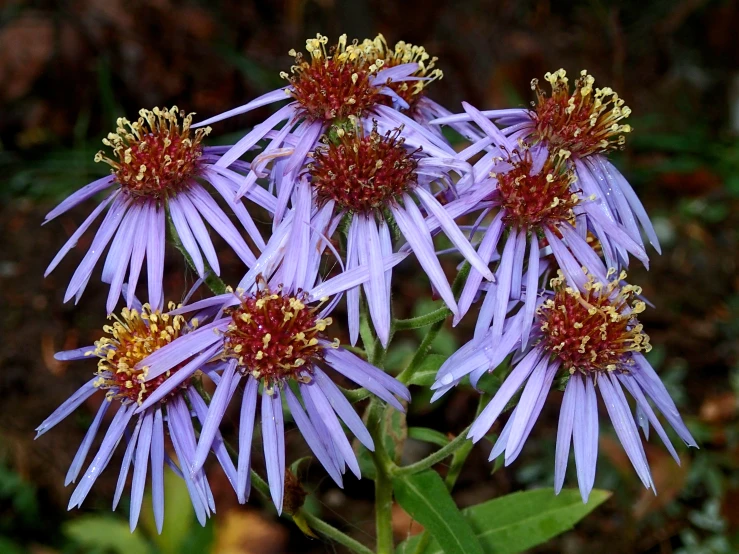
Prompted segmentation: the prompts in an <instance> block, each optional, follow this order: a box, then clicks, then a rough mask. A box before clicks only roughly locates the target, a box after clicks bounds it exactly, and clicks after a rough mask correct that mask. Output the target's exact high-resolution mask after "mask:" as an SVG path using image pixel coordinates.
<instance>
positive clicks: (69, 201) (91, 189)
mask: <svg viewBox="0 0 739 554" xmlns="http://www.w3.org/2000/svg"><path fill="white" fill-rule="evenodd" d="M114 180H115V176H113V175H106V176H105V177H102V178H100V179H98V180H96V181H93V182H92V183H89V184H87V185H85V186H84V187H82V188H81V189H79V190H78V191H76V192H74V193H73V194H70V195H69V196H68V197H67V198H65V199H64V200H63V201H62V202H61V203H60V204H59V205H58V206H57V207H56V208H54V209H53V210H51V211H50V212H49V213H48V214H46V217H45V218H44V223H45V224H46V223H48V222H49V221H51V220H52V219H54V218H55V217H57V216H59V215H61V214H63V213H64V212H66V211H67V210H69V209H70V208H73V207H74V206H76V205H77V204H80V203H82V202H84V201H85V200H87V199H88V198H92V197H93V196H95V195H96V194H97V193H98V192H100V191H102V190H105V189H106V188H108V187H109V186H111V185H112V184H113V182H114ZM98 213H99V212H98Z"/></svg>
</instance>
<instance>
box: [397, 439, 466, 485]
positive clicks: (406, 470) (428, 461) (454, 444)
mask: <svg viewBox="0 0 739 554" xmlns="http://www.w3.org/2000/svg"><path fill="white" fill-rule="evenodd" d="M469 430H470V427H467V428H466V429H465V430H464V431H462V432H461V433H460V434H459V435H457V437H456V438H455V439H454V440H453V441H451V442H450V443H449V444H447V445H446V446H444V447H442V448H440V449H439V450H437V451H436V452H434V453H433V454H431V455H430V456H427V457H426V458H424V459H423V460H419V461H418V462H416V463H415V464H410V465H407V466H402V467H396V468H393V475H394V476H398V477H399V476H402V475H413V474H414V473H418V472H420V471H423V470H425V469H429V468H430V467H432V466H434V465H436V464H438V463H439V462H440V461H442V460H443V459H444V458H446V457H447V456H451V455H452V454H454V453H455V452H456V451H457V450H459V449H460V448H462V447H463V446H464V445H465V444H466V443H467V433H468V432H469Z"/></svg>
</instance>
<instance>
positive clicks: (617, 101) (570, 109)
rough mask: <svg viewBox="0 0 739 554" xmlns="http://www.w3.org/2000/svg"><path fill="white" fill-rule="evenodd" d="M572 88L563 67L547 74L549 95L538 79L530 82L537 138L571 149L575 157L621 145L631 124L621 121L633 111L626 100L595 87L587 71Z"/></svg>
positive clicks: (558, 147)
mask: <svg viewBox="0 0 739 554" xmlns="http://www.w3.org/2000/svg"><path fill="white" fill-rule="evenodd" d="M580 75H581V76H580V78H578V79H576V80H575V90H574V92H573V93H572V94H570V87H569V84H568V79H567V77H566V73H565V70H564V69H560V70H558V71H555V72H554V73H547V74H546V75H545V76H544V78H545V79H546V80H547V81H548V82H549V84H550V85H551V87H552V95H551V96H549V97H548V96H547V95H546V93H545V92H544V91H543V90H542V89H541V88H540V87H539V81H538V79H534V80H533V81H531V88H532V90H534V91H536V102H534V103H532V104H533V105H534V111H535V113H534V116H533V118H534V123H535V125H536V130H535V132H534V135H535V138H536V139H537V140H540V141H546V142H548V143H549V144H550V145H551V146H552V148H553V149H555V150H559V149H564V150H569V151H570V152H572V154H573V155H574V156H587V155H589V154H596V153H600V152H606V151H608V150H613V149H615V148H618V147H622V146H623V145H624V143H625V142H626V138H625V136H624V134H625V133H629V132H631V127H630V126H629V125H628V124H621V123H619V122H620V121H621V120H622V119H626V118H627V117H629V115H630V114H631V109H630V108H629V107H628V106H624V101H623V100H622V99H621V98H619V96H618V94H616V93H615V92H614V91H613V90H612V89H610V88H608V87H606V88H596V89H593V83H594V82H595V79H594V78H593V76H592V75H588V72H587V71H586V70H583V71H581V72H580Z"/></svg>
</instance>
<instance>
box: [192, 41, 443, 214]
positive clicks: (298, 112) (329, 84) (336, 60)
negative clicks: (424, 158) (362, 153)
mask: <svg viewBox="0 0 739 554" xmlns="http://www.w3.org/2000/svg"><path fill="white" fill-rule="evenodd" d="M306 50H307V51H308V54H309V56H310V59H308V58H306V57H305V56H303V55H302V53H298V52H296V51H294V50H291V51H290V54H291V55H292V56H294V57H295V64H294V65H293V66H292V68H291V70H290V73H287V72H283V73H282V74H281V75H282V77H283V78H284V79H286V80H287V82H288V86H287V87H285V88H281V89H278V90H275V91H272V92H269V93H267V94H264V95H262V96H260V97H259V98H256V99H255V100H253V101H251V102H249V103H248V104H245V105H243V106H241V107H239V108H236V109H233V110H230V111H228V112H225V113H223V114H220V115H218V116H216V117H213V118H210V119H208V120H206V121H204V122H202V123H200V125H210V124H212V123H215V122H217V121H221V120H223V119H226V118H228V117H232V116H235V115H239V114H243V113H246V112H249V111H251V110H254V109H256V108H258V107H261V106H265V105H268V104H272V103H275V102H279V101H283V100H286V99H288V100H291V101H290V102H289V103H288V104H287V105H285V106H283V107H282V108H280V109H279V110H277V112H275V113H274V114H273V115H272V116H270V117H269V118H267V119H266V120H265V121H263V122H262V123H260V124H258V125H256V126H255V127H254V129H253V130H252V131H250V132H249V133H247V134H246V135H245V136H244V137H243V138H242V139H241V140H239V142H238V143H237V144H236V145H234V147H233V148H231V149H230V150H229V151H228V152H227V153H226V154H225V155H224V156H223V158H222V159H221V160H220V161H219V162H218V165H220V166H221V167H228V166H229V165H230V164H231V163H233V162H235V161H236V160H238V159H239V158H240V157H241V156H242V155H243V154H244V153H246V152H247V151H248V150H251V149H253V148H255V147H256V145H257V144H258V143H259V142H260V141H262V140H263V139H268V141H269V142H268V143H267V144H266V145H265V146H264V148H263V149H262V150H261V152H260V153H259V154H258V155H257V156H256V158H255V159H254V162H253V164H252V171H251V172H249V174H248V175H247V176H246V178H244V179H243V180H242V181H241V183H240V187H239V189H238V191H237V196H240V195H243V194H245V193H246V192H247V191H249V190H251V189H252V188H253V187H254V184H255V183H256V181H257V179H258V178H260V177H267V176H269V179H270V185H271V186H273V187H274V188H275V189H276V190H277V196H278V201H277V210H276V212H275V225H276V224H278V223H279V222H280V220H281V219H282V217H283V216H284V214H285V213H286V210H287V207H288V204H289V202H290V199H291V196H292V192H293V188H294V185H295V183H296V181H297V180H298V176H299V175H300V173H301V172H302V170H303V167H304V165H305V160H306V156H308V154H309V152H311V151H313V150H314V149H315V147H316V146H317V144H318V141H319V139H320V137H321V136H322V135H324V134H325V133H328V132H335V130H334V131H332V129H334V128H335V129H342V128H346V127H353V126H354V125H355V123H354V121H357V120H358V121H360V122H361V123H362V124H363V125H364V126H365V127H367V128H370V127H371V126H372V121H373V120H374V121H376V122H377V125H378V127H379V131H380V133H382V134H384V133H386V132H387V131H391V130H392V129H394V128H396V127H398V126H400V125H405V126H406V129H407V133H406V134H407V135H409V138H408V140H409V142H412V143H413V144H414V145H415V146H423V147H424V149H426V150H430V151H434V152H436V153H438V154H442V155H446V156H452V155H453V153H454V151H453V150H452V149H451V147H450V146H449V145H448V144H447V142H446V141H445V140H444V139H443V137H441V135H439V134H438V133H436V132H432V131H431V130H429V129H428V128H426V127H423V126H422V125H420V124H419V123H417V122H416V121H414V120H413V119H412V118H410V117H408V116H407V115H405V114H404V113H401V112H403V111H407V110H408V109H409V108H410V105H409V103H408V101H407V100H405V99H404V97H405V96H409V97H411V99H414V98H416V97H418V96H419V95H420V93H421V89H422V88H423V86H421V87H420V88H419V86H418V83H419V82H422V83H425V82H427V81H428V80H429V79H432V77H431V74H429V77H426V76H425V75H426V72H427V71H428V70H429V67H428V66H426V65H425V61H426V56H427V55H426V54H425V52H423V51H422V49H421V48H419V47H412V46H408V45H404V46H403V47H402V48H400V49H399V50H397V52H396V51H393V52H392V54H391V53H390V51H389V50H388V49H387V47H386V44H385V41H384V38H381V37H378V38H377V39H375V40H365V41H364V42H362V43H358V42H357V41H354V42H352V43H348V42H347V38H346V35H342V36H341V37H340V38H339V40H338V42H337V43H336V44H335V45H333V46H328V39H327V38H326V37H325V36H322V35H317V36H316V38H314V39H308V40H307V41H306ZM406 51H407V53H405V52H406ZM401 62H402V63H401ZM431 73H433V77H436V76H438V73H435V72H433V70H432V71H431ZM283 123H284V125H283V126H282V128H281V129H280V130H279V131H278V130H277V129H278V127H279V126H280V125H281V124H283ZM269 164H273V167H272V169H271V170H270V171H269V172H266V171H265V168H266V166H267V165H269Z"/></svg>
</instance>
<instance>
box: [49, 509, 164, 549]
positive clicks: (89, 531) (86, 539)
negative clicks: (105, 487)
mask: <svg viewBox="0 0 739 554" xmlns="http://www.w3.org/2000/svg"><path fill="white" fill-rule="evenodd" d="M63 530H64V533H65V534H66V535H67V536H68V537H69V538H70V539H72V540H74V541H75V542H77V543H78V544H79V545H80V546H83V547H87V548H89V549H102V550H108V551H111V552H117V553H120V554H129V553H131V552H141V553H142V554H143V553H147V552H152V551H153V548H152V547H151V546H150V545H149V543H147V541H146V539H144V537H143V535H142V534H141V532H140V531H134V532H133V533H131V531H129V529H128V522H127V521H124V520H122V519H117V518H114V517H110V516H83V517H79V518H77V519H74V520H72V521H69V522H67V523H65V524H64V526H63Z"/></svg>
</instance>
